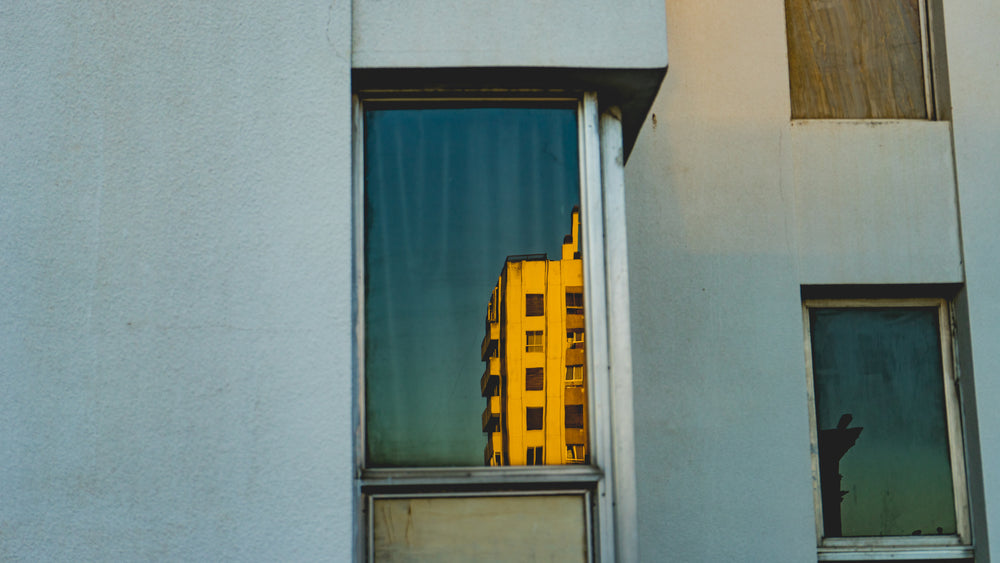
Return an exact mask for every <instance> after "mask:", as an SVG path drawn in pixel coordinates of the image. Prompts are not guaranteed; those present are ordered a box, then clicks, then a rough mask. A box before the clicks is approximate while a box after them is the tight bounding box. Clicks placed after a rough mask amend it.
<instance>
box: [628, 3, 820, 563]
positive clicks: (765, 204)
mask: <svg viewBox="0 0 1000 563" xmlns="http://www.w3.org/2000/svg"><path fill="white" fill-rule="evenodd" d="M666 7H667V36H668V40H669V47H670V70H669V71H668V72H667V77H666V79H665V81H664V83H663V86H662V88H661V90H660V95H659V98H658V100H657V102H656V103H655V104H654V106H653V109H652V114H651V115H650V116H649V117H648V118H647V120H646V124H645V127H644V129H643V130H642V132H641V133H640V136H639V139H638V141H637V143H636V147H635V149H634V152H633V153H632V156H631V159H630V160H629V163H628V165H627V167H626V178H625V179H626V195H627V202H626V203H627V213H628V237H629V240H628V243H629V266H630V270H631V271H630V283H631V302H632V339H633V343H632V351H633V365H634V375H633V377H634V381H635V429H636V430H635V443H636V463H637V465H636V473H637V477H638V498H639V550H640V556H641V559H642V560H643V561H647V560H648V561H656V560H659V559H661V558H662V557H663V556H664V554H669V557H670V558H672V559H674V560H677V561H747V560H753V561H789V562H792V561H796V562H800V561H809V560H810V559H815V557H816V551H815V534H814V524H813V500H812V482H811V478H810V461H809V426H808V424H809V419H808V411H807V405H806V402H805V398H806V379H805V372H804V362H803V351H802V321H801V312H800V300H799V285H798V280H797V270H796V268H797V266H796V253H797V252H796V228H795V222H794V215H793V210H794V186H793V185H792V183H791V179H790V175H791V173H790V170H791V168H792V167H791V158H790V156H788V150H789V149H788V145H789V140H788V138H789V129H790V125H789V112H790V109H789V101H788V79H787V63H786V61H785V28H784V19H783V18H784V16H783V10H782V5H781V3H780V2H777V3H769V4H768V6H762V5H761V3H751V2H743V1H740V0H728V1H722V2H713V3H710V4H709V3H704V2H697V3H692V2H683V1H668V2H667V3H666Z"/></svg>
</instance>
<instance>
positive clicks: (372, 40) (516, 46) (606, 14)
mask: <svg viewBox="0 0 1000 563" xmlns="http://www.w3.org/2000/svg"><path fill="white" fill-rule="evenodd" d="M664 34H665V23H664V20H663V4H662V2H661V1H660V0H616V1H608V0H585V1H573V0H548V1H546V2H538V1H535V0H513V1H506V2H468V1H465V0H438V1H434V2H426V1H422V0H401V1H395V2H385V1H381V0H355V2H354V59H353V61H354V65H355V66H356V67H360V68H380V67H381V68H397V67H463V66H473V67H475V66H485V67H489V66H531V67H537V66H542V67H546V66H548V67H552V66H555V67H585V68H594V67H600V68H662V67H663V66H664V65H666V62H667V46H666V43H665V42H664Z"/></svg>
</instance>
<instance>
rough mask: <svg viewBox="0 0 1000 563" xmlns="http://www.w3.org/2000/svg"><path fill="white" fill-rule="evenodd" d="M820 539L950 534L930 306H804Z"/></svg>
mask: <svg viewBox="0 0 1000 563" xmlns="http://www.w3.org/2000/svg"><path fill="white" fill-rule="evenodd" d="M810 326H811V332H812V361H813V378H814V385H815V392H816V418H817V425H818V427H819V428H818V431H819V458H820V485H821V489H822V502H823V527H824V532H825V535H826V536H827V537H838V536H844V537H851V536H910V535H935V534H954V533H956V522H955V508H954V500H953V496H952V480H951V465H950V461H949V448H948V430H947V419H946V413H945V399H944V389H943V374H942V363H941V361H942V360H941V347H940V346H941V344H940V336H939V328H938V311H937V309H936V308H835V309H812V310H810Z"/></svg>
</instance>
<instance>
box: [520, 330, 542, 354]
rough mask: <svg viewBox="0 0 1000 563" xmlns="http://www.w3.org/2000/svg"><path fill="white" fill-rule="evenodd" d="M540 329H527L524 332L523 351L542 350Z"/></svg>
mask: <svg viewBox="0 0 1000 563" xmlns="http://www.w3.org/2000/svg"><path fill="white" fill-rule="evenodd" d="M542 342H543V340H542V331H540V330H529V331H528V332H526V333H524V351H525V352H542V351H543V345H542Z"/></svg>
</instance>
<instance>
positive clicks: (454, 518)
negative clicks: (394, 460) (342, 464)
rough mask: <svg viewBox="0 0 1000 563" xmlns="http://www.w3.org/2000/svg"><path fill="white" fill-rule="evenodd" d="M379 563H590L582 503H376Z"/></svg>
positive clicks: (497, 499)
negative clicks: (392, 562) (401, 562)
mask: <svg viewBox="0 0 1000 563" xmlns="http://www.w3.org/2000/svg"><path fill="white" fill-rule="evenodd" d="M373 512H374V514H373V518H372V522H373V523H374V526H373V530H372V534H373V537H374V542H373V543H374V556H375V557H374V559H375V560H376V561H433V562H435V563H437V562H444V561H456V562H462V563H465V562H467V561H517V562H521V561H580V562H584V561H587V520H586V497H585V496H583V495H550V496H523V497H521V496H494V497H438V498H433V497H431V498H398V499H376V500H375V501H374V503H373Z"/></svg>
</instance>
